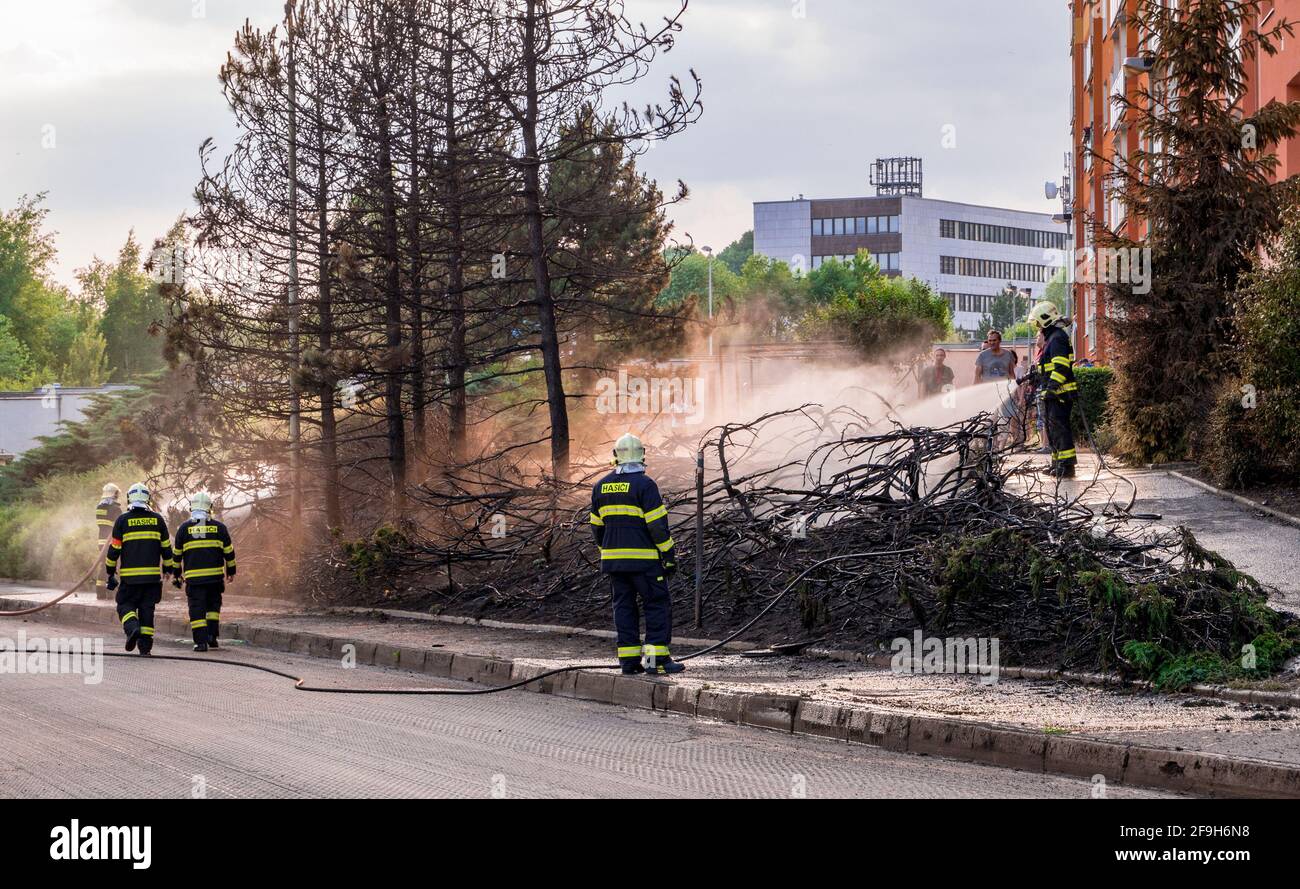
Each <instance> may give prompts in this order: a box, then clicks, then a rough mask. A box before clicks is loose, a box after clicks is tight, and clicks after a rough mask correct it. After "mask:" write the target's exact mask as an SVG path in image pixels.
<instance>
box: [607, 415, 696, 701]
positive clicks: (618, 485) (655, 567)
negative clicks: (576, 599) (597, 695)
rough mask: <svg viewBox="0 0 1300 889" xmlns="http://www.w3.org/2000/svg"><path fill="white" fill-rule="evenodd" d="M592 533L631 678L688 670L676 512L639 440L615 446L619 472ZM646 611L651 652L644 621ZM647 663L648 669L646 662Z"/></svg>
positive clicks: (612, 478) (621, 654) (614, 474)
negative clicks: (676, 595)
mask: <svg viewBox="0 0 1300 889" xmlns="http://www.w3.org/2000/svg"><path fill="white" fill-rule="evenodd" d="M591 531H592V534H593V536H594V537H595V538H596V546H597V547H599V548H600V570H601V571H602V572H604V573H605V574H607V575H609V584H610V589H611V591H612V592H613V596H614V627H615V629H617V631H618V642H617V645H618V660H619V663H620V664H621V665H622V667H623V672H624V673H625V674H627V675H634V674H636V673H645V672H649V673H650V674H652V675H656V676H667V675H671V674H673V673H680V672H682V671H683V670H685V669H686V667H684V666H683V665H682V664H680V663H678V662H677V661H674V660H673V659H672V654H671V652H670V651H669V646H670V645H671V644H672V637H673V605H672V598H671V595H670V594H669V591H668V582H669V581H670V580H671V579H672V576H673V574H674V573H675V572H676V571H677V560H676V557H675V556H674V554H673V538H672V535H671V534H670V533H669V531H668V509H667V507H665V506H664V501H663V498H662V497H661V496H659V486H658V485H656V484H655V483H654V481H653V480H652V479H651V478H650V477H649V476H648V475H646V471H645V447H644V446H643V445H642V444H641V439H639V438H637V437H636V436H635V435H633V434H632V433H630V432H629V433H627V434H626V435H624V436H622V437H621V438H619V440H618V441H617V442H615V444H614V471H613V472H611V473H610V474H609V475H607V476H605V477H604V478H603V479H601V480H600V481H598V482H596V484H595V486H594V487H593V488H592V489H591ZM637 596H640V597H641V603H642V605H643V606H644V607H645V644H644V646H643V645H642V643H641V614H640V612H639V610H638V608H637ZM643 654H644V655H645V663H644V665H643V664H642V655H643Z"/></svg>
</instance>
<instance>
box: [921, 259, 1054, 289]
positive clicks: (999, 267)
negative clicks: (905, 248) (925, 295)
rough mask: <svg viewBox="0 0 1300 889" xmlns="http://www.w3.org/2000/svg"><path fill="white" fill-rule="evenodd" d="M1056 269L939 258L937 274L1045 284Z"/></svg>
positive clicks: (1043, 266)
mask: <svg viewBox="0 0 1300 889" xmlns="http://www.w3.org/2000/svg"><path fill="white" fill-rule="evenodd" d="M1056 271H1057V270H1056V269H1054V268H1052V267H1051V266H1047V265H1034V264H1033V263H1028V262H1006V261H1005V260H1001V259H972V258H970V257H968V256H940V257H939V274H941V275H964V276H965V277H968V278H998V279H999V280H1002V281H1038V282H1041V283H1046V282H1047V281H1050V280H1051V278H1052V275H1054V274H1056Z"/></svg>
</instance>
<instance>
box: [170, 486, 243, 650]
mask: <svg viewBox="0 0 1300 889" xmlns="http://www.w3.org/2000/svg"><path fill="white" fill-rule="evenodd" d="M173 552H174V553H175V558H176V573H175V575H174V576H173V578H172V583H173V584H175V585H176V586H178V587H179V586H180V585H181V581H184V582H185V598H186V600H188V602H189V606H190V633H191V634H192V635H193V637H194V650H195V651H207V650H208V649H209V648H218V647H219V643H218V641H217V637H218V635H219V634H220V631H221V596H222V594H223V593H225V591H226V581H227V580H228V579H230V578H233V577H234V576H235V545H234V543H232V542H231V539H230V532H229V531H228V530H226V526H225V525H224V524H222V523H221V522H219V521H217V520H216V519H215V518H213V517H212V497H210V496H209V495H208V494H207V493H205V492H203V491H199V492H198V493H196V494H193V495H192V496H191V497H190V518H189V521H187V522H185V523H184V524H182V525H181V526H180V527H179V528H177V529H176V545H175V546H174V547H173Z"/></svg>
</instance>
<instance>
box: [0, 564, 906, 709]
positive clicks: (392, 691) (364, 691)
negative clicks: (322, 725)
mask: <svg viewBox="0 0 1300 889" xmlns="http://www.w3.org/2000/svg"><path fill="white" fill-rule="evenodd" d="M913 550H914V548H913V547H908V548H906V549H892V550H877V551H875V552H865V553H845V554H842V555H838V556H831V557H830V558H826V559H822V560H821V561H820V562H815V563H813V564H812V565H809V566H808V567H807V568H806V569H804V570H803V571H801V572H800V573H799V574H798V576H796V577H795V578H794V579H793V580H791V581H790V582H789V583H788V584H786V586H785V589H783V590H781V592H780V593H778V594H777V595H776V596H774V597H773V599H772V601H771V602H769V603H767V605H766V607H764V608H763V610H762V611H760V612H759V613H758V614H756V615H754V616H753V617H752V618H750V619H749V620H748V621H746V622H745V624H744V625H743V626H741V627H740V628H739V629H737V630H736V631H735V632H733V633H730V634H728V635H727V636H726V637H725V638H723V639H720V640H718V641H717V642H714V643H712V644H710V645H707V646H705V647H704V648H701V649H700V650H699V651H693V652H691V653H690V654H686V655H682V656H681V657H679V658H676V660H679V661H687V660H690V659H691V658H697V657H700V656H701V655H705V654H708V653H710V652H713V651H717V650H718V649H719V648H721V647H722V646H724V645H726V644H727V643H728V642H731V641H732V640H734V639H735V638H736V637H737V636H739V635H740V634H741V633H743V632H745V631H746V630H748V629H749V628H750V627H752V626H753V625H754V624H756V623H758V621H759V620H760V619H762V617H763V616H764V615H766V614H767V613H768V612H769V611H771V610H772V609H773V608H774V607H776V604H777V603H778V602H780V601H781V600H782V599H784V598H785V597H786V595H787V594H789V592H790V591H791V590H792V589H794V587H795V584H797V583H798V582H799V581H801V580H803V579H804V577H806V576H807V575H808V574H809V573H810V572H812V571H813V570H814V569H817V568H820V567H821V566H823V565H828V564H830V563H831V562H843V561H846V560H848V559H869V558H872V557H874V556H889V555H901V554H903V553H909V552H912V551H913ZM100 555H101V557H102V556H103V553H102V552H101V553H100ZM97 567H98V566H95V567H92V568H91V570H90V571H89V572H87V574H86V576H85V577H83V578H82V579H81V580H79V581H78V582H77V584H76V585H75V586H73V587H72V589H70V590H68V592H66V593H64V594H63V595H62V596H60V597H59V598H58V599H54V600H53V601H50V602H46V603H44V604H43V605H41V606H40V607H37V608H29V609H25V610H23V611H0V617H16V616H19V615H24V614H33V613H35V612H37V611H43V610H44V609H46V608H49V607H50V606H51V605H54V604H55V603H56V602H58V601H60V600H61V599H64V598H66V597H67V596H68V595H70V594H71V593H72V592H73V591H75V590H76V588H77V587H78V586H80V585H81V584H82V583H84V582H85V580H86V578H88V577H90V575H91V574H93V573H94V572H95V570H96V568H97ZM24 653H25V654H32V653H36V652H34V651H33V650H32V649H30V648H29V649H26V650H25V651H24ZM103 656H104V657H120V658H129V659H132V660H140V661H144V660H163V661H185V662H187V663H191V664H215V665H225V666H228V667H244V668H245V669H249V670H258V671H260V672H262V673H269V674H271V675H272V676H279V677H281V678H283V679H291V680H293V687H294V691H312V692H321V693H323V694H348V695H491V694H496V693H497V692H502V691H510V690H512V689H516V688H522V687H523V686H525V685H529V684H531V683H534V682H538V681H540V680H542V679H546V678H549V677H551V676H558V675H560V674H561V673H572V672H574V671H577V670H617V669H619V665H618V664H575V665H573V666H569V667H556V668H555V669H554V670H547V671H545V672H543V673H538V674H537V675H536V676H530V677H528V678H527V679H520V680H519V681H517V682H511V683H509V684H507V685H493V686H490V687H488V688H356V687H333V686H320V685H308V684H307V680H306V679H305V678H303V677H301V676H295V675H293V674H292V673H286V672H285V671H284V670H277V669H276V668H274V667H267V666H264V665H262V664H254V663H250V662H248V661H235V660H225V659H224V658H222V659H220V660H218V659H216V658H199V657H187V656H185V655H179V654H151V655H150V656H149V657H147V658H146V657H141V656H139V655H135V654H129V653H127V652H124V651H106V652H103Z"/></svg>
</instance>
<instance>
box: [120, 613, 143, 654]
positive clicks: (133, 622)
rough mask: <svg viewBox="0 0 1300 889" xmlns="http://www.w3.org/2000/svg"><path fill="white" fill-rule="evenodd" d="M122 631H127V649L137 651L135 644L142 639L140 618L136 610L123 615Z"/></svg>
mask: <svg viewBox="0 0 1300 889" xmlns="http://www.w3.org/2000/svg"><path fill="white" fill-rule="evenodd" d="M122 632H124V633H126V650H127V651H135V645H136V643H137V642H139V641H140V620H139V617H138V615H137V614H136V613H135V612H134V611H128V612H127V613H126V614H124V615H122Z"/></svg>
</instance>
